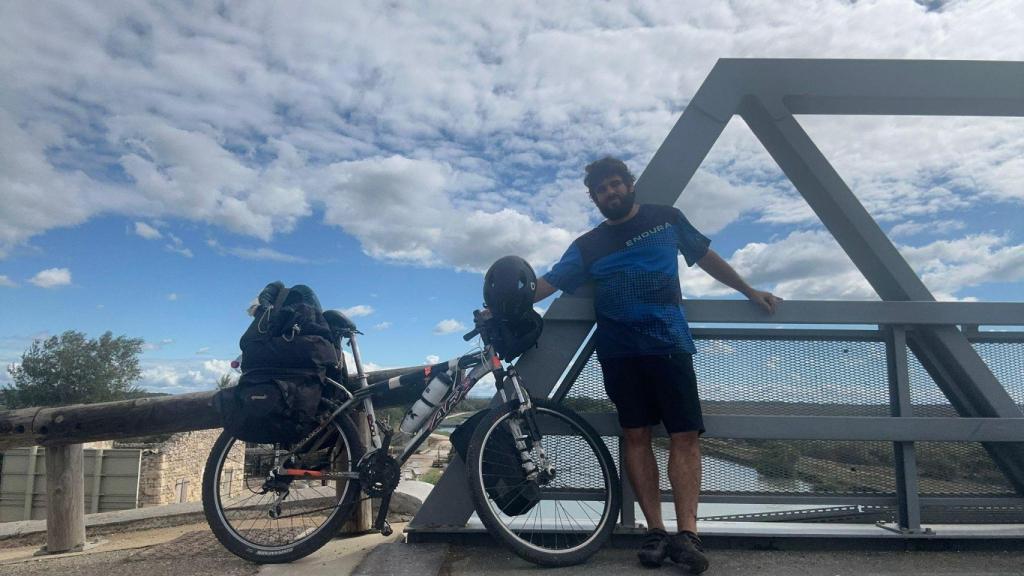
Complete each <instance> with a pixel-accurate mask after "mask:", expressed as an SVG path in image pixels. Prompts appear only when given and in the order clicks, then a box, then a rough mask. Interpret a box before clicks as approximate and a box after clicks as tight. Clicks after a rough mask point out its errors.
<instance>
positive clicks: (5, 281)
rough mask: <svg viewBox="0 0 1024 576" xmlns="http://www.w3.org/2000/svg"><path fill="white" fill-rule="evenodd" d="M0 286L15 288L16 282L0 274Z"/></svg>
mask: <svg viewBox="0 0 1024 576" xmlns="http://www.w3.org/2000/svg"><path fill="white" fill-rule="evenodd" d="M0 286H3V287H5V288H16V287H17V286H18V284H17V282H15V281H14V280H11V279H10V278H8V277H7V276H6V275H4V274H0Z"/></svg>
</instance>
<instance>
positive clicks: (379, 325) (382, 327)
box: [373, 320, 391, 330]
mask: <svg viewBox="0 0 1024 576" xmlns="http://www.w3.org/2000/svg"><path fill="white" fill-rule="evenodd" d="M388 328H391V322H388V321H386V320H385V321H384V322H379V323H377V324H374V325H373V329H374V330H387V329H388Z"/></svg>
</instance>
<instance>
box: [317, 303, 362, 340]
mask: <svg viewBox="0 0 1024 576" xmlns="http://www.w3.org/2000/svg"><path fill="white" fill-rule="evenodd" d="M324 320H327V325H328V326H330V327H331V332H333V333H335V334H338V335H340V336H344V337H346V338H347V337H349V336H351V335H352V334H356V333H358V332H359V330H356V325H355V323H353V322H352V321H351V320H349V319H348V316H345V315H344V314H342V313H341V312H340V311H338V310H325V311H324Z"/></svg>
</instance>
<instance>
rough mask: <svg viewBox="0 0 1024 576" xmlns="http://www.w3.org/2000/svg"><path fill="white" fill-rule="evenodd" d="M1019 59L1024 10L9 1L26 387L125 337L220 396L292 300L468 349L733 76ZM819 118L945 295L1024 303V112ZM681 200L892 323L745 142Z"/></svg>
mask: <svg viewBox="0 0 1024 576" xmlns="http://www.w3.org/2000/svg"><path fill="white" fill-rule="evenodd" d="M1021 38H1024V0H993V1H972V2H957V1H951V2H942V1H927V2H924V1H919V2H913V1H911V0H881V1H865V2H838V1H811V0H795V1H787V2H769V1H764V0H760V1H755V0H749V1H734V2H679V1H667V2H655V1H648V2H551V1H550V0H548V1H544V2H527V1H522V2H504V3H502V2H499V3H494V2H458V1H447V2H431V1H421V2H408V3H403V2H354V1H332V2H312V1H311V2H302V3H269V2H203V1H194V2H128V1H105V2H85V1H83V2H73V3H56V2H3V3H0V78H3V81H2V82H0V304H2V305H3V306H2V308H3V313H2V314H0V364H2V365H3V366H7V365H10V364H12V363H16V362H17V361H18V359H19V357H20V355H21V354H22V352H23V351H24V350H25V349H26V348H28V346H29V345H30V344H31V342H32V341H33V339H37V338H41V337H46V336H49V335H55V334H60V333H62V332H63V331H65V330H79V331H82V332H85V333H87V334H89V335H90V336H93V337H95V336H99V335H100V334H102V333H103V332H105V331H108V330H110V331H112V332H114V334H125V335H128V336H133V337H140V338H143V339H144V340H145V342H146V344H145V351H144V353H143V355H142V366H143V369H144V373H143V380H142V382H141V384H142V385H143V387H145V388H147V389H149V390H152V391H157V392H168V393H183V392H190V391H198V390H208V389H212V388H213V387H214V386H215V382H216V381H217V379H218V378H219V376H220V375H221V374H223V373H224V372H225V371H226V370H227V365H228V362H229V361H230V360H231V359H233V358H234V357H235V356H236V355H237V354H238V337H239V336H240V335H241V333H242V332H243V331H244V329H245V327H246V326H247V325H248V322H249V318H248V317H247V316H246V314H245V310H246V308H247V306H248V305H249V302H250V301H251V300H252V299H253V298H254V297H255V295H256V294H257V293H258V292H259V290H260V289H261V288H262V287H263V286H264V285H266V284H267V283H269V282H272V281H275V280H281V281H283V282H285V283H287V284H300V283H301V284H306V285H309V286H311V287H313V288H314V290H316V292H317V293H318V294H319V297H320V300H321V302H322V303H323V304H324V305H325V307H327V308H335V309H340V310H343V311H345V312H346V314H348V315H349V316H350V317H351V318H352V319H353V320H354V321H355V322H356V324H357V325H358V326H359V327H360V329H361V330H362V331H363V332H364V333H365V336H363V337H362V338H361V340H360V348H361V352H362V356H363V358H364V360H365V361H366V362H367V363H368V365H369V367H370V368H371V369H375V368H384V367H398V366H409V365H417V364H421V363H425V362H429V361H434V360H436V359H438V358H448V357H451V356H454V355H458V354H461V353H464V352H466V351H467V350H468V349H469V346H468V345H467V344H466V343H465V342H463V341H462V338H461V335H462V333H463V332H465V331H467V330H468V329H469V328H468V327H467V326H468V325H470V324H471V319H472V310H473V309H474V308H476V307H479V306H480V305H481V301H482V296H481V283H482V275H481V272H482V271H484V270H486V268H487V266H488V265H489V264H490V263H491V262H493V261H494V260H495V259H497V258H499V257H501V256H504V255H506V254H518V255H520V256H523V257H524V258H526V259H527V260H528V261H529V262H531V264H533V266H534V267H535V268H536V269H537V271H538V272H539V273H543V272H545V271H546V270H547V269H548V268H549V267H550V266H551V264H552V263H554V262H555V261H556V260H557V259H558V258H559V256H560V255H561V254H562V252H563V251H564V250H565V249H566V248H567V247H568V245H569V243H570V242H571V241H572V240H573V238H575V237H576V236H578V235H579V234H581V233H583V232H585V231H586V230H588V229H589V228H590V227H592V226H594V225H595V224H597V223H598V222H600V220H601V218H600V215H599V214H598V212H597V211H596V210H595V209H594V208H593V206H592V204H591V202H590V200H589V197H588V196H587V193H586V190H585V188H584V187H583V184H582V176H583V166H585V165H586V164H587V163H588V162H590V161H592V160H593V159H596V158H598V157H600V156H603V155H605V154H612V155H615V156H618V157H621V158H623V159H624V160H626V161H627V162H628V163H629V164H630V166H631V167H632V168H633V170H634V172H635V173H637V174H639V173H641V172H642V171H643V167H644V166H645V165H646V163H647V162H648V161H649V159H650V158H651V156H652V155H653V154H654V152H655V151H656V150H657V148H658V146H659V145H660V144H661V142H662V141H663V140H664V138H665V136H666V135H667V133H668V131H669V130H670V129H671V127H672V126H673V124H674V123H675V121H676V120H677V119H678V117H679V115H680V114H681V113H682V111H683V110H684V109H685V107H686V105H687V103H688V102H689V100H690V98H691V97H692V96H693V94H694V93H695V92H696V90H697V89H698V87H699V86H700V84H701V83H702V82H703V80H704V78H705V77H706V76H707V74H708V72H709V71H710V70H711V68H712V67H713V66H714V64H715V62H716V60H717V59H719V58H726V57H728V58H742V57H757V58H790V57H799V58H897V59H965V60H1016V61H1019V60H1024V42H1021V40H1020V39H1021ZM797 119H798V121H799V123H800V124H801V125H802V126H803V127H804V129H805V130H806V131H807V132H808V133H809V134H810V136H811V138H812V139H813V140H814V141H815V142H816V143H817V144H818V146H819V147H820V148H821V150H822V152H823V153H824V154H825V156H826V157H827V158H829V159H830V161H831V162H832V163H833V165H834V167H835V168H836V169H837V171H838V172H839V173H840V175H841V176H842V177H843V178H844V179H845V180H846V182H847V184H849V185H850V187H851V189H852V190H853V191H854V193H855V194H856V195H857V197H858V198H859V199H860V201H861V202H862V203H863V204H864V205H865V207H866V208H867V210H868V211H869V212H870V213H871V215H872V216H873V217H875V219H876V220H877V221H878V223H879V224H880V225H881V227H882V229H883V230H885V231H886V232H887V234H888V235H889V237H890V238H891V239H892V240H893V242H894V243H895V244H896V246H897V248H898V249H899V250H900V252H901V253H902V254H903V256H904V257H905V258H906V259H907V261H908V262H909V263H910V265H911V266H912V267H913V268H914V269H915V271H917V273H918V274H919V275H920V276H921V277H922V279H923V280H924V282H925V284H926V285H927V286H928V287H929V289H930V290H931V291H932V292H933V293H934V294H935V296H936V298H938V299H940V300H978V301H1021V299H1022V298H1021V294H1022V293H1024V291H1022V288H1024V230H1022V227H1021V225H1020V222H1022V221H1024V184H1022V182H1024V119H1021V118H930V117H836V116H813V117H812V116H801V117H798V118H797ZM676 205H677V206H678V207H680V208H681V209H682V210H683V211H684V212H685V213H686V214H687V216H688V217H689V219H690V220H691V222H692V223H693V224H694V225H695V226H696V227H697V228H698V229H700V230H701V231H702V232H704V233H705V234H706V235H708V236H709V237H710V238H711V239H712V247H713V248H715V249H716V250H717V251H718V252H719V253H720V254H722V256H723V257H725V258H726V259H727V260H728V261H729V262H730V263H731V264H732V265H733V266H734V267H735V268H736V269H737V270H738V271H739V272H740V273H741V275H743V276H744V277H745V278H746V279H747V280H748V282H749V283H750V284H752V285H754V286H756V287H759V288H762V289H768V290H772V291H774V292H775V293H776V294H778V295H780V296H783V297H784V298H787V299H842V300H849V299H855V300H863V299H875V298H877V296H876V295H875V294H874V292H873V291H872V289H871V288H870V287H869V286H868V284H867V283H866V282H865V281H864V279H863V277H862V276H861V275H860V273H859V272H858V271H857V270H856V269H855V268H854V267H853V265H852V264H851V262H850V260H849V258H848V257H846V255H845V254H844V253H843V251H842V249H841V248H839V246H838V245H837V244H836V243H835V241H834V240H833V239H832V238H831V236H830V235H829V234H828V233H827V232H826V231H825V230H824V228H823V227H822V225H821V223H820V221H819V220H818V219H817V217H816V216H815V215H814V213H813V212H812V211H811V210H810V209H809V208H808V207H807V205H806V203H805V202H804V200H803V199H802V197H800V195H799V194H798V193H797V192H796V190H795V189H794V188H793V186H792V185H791V184H790V183H789V181H788V180H787V179H786V178H785V176H784V175H783V174H782V172H781V170H779V168H778V167H777V166H776V165H775V164H774V162H773V161H772V159H771V158H770V157H769V156H768V155H767V153H766V152H765V151H764V149H763V148H762V147H761V145H760V144H759V143H758V142H757V140H756V139H755V138H754V137H753V136H752V135H751V133H750V131H749V130H748V129H747V127H746V126H745V125H744V124H743V123H742V121H740V120H735V119H734V120H733V121H732V122H731V123H730V124H729V126H728V127H727V129H726V130H725V132H724V133H723V135H722V137H721V138H720V139H719V141H718V142H717V143H716V145H715V146H714V148H713V149H712V151H711V153H710V154H709V155H708V157H707V158H706V159H705V161H704V163H703V164H702V166H701V168H700V170H699V171H698V173H697V174H696V176H695V177H694V178H693V180H692V181H691V182H690V184H689V185H688V186H687V188H686V189H685V190H684V191H683V194H682V196H681V197H680V199H679V201H678V202H677V204H676ZM683 268H685V266H683ZM681 286H682V291H683V294H684V295H685V296H686V297H688V298H731V297H737V295H735V294H730V291H729V289H728V288H725V287H724V286H721V285H718V284H716V283H715V282H714V281H713V280H711V279H710V278H709V277H708V276H707V275H705V274H704V273H703V272H701V271H700V270H699V269H696V268H695V269H687V270H684V271H683V273H682V275H681ZM549 304H550V300H549V301H546V302H542V303H541V304H540V307H541V308H542V309H543V308H545V307H546V306H547V305H549ZM9 382H10V378H9V376H8V374H7V373H6V371H4V372H2V373H0V385H3V384H5V383H9Z"/></svg>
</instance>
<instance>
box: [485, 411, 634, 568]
mask: <svg viewBox="0 0 1024 576" xmlns="http://www.w3.org/2000/svg"><path fill="white" fill-rule="evenodd" d="M533 405H534V410H533V417H534V419H535V421H536V424H537V429H538V430H540V432H541V435H542V437H541V438H530V439H529V440H530V442H529V444H530V456H531V458H532V460H533V461H534V462H536V463H541V462H542V459H541V455H540V449H541V448H542V447H543V451H544V453H545V454H546V456H547V459H548V461H549V462H550V464H551V466H552V467H553V470H554V474H553V476H551V477H549V478H543V479H541V480H540V481H530V480H527V479H526V478H525V477H524V474H523V471H522V468H521V466H519V465H518V464H519V462H518V461H516V460H512V461H510V459H509V442H510V441H511V436H510V434H514V428H515V425H518V428H519V430H520V431H521V432H522V433H523V434H525V435H529V430H530V427H529V426H528V425H527V423H526V421H525V420H524V419H523V416H522V415H521V414H520V413H519V411H518V409H516V408H514V407H512V406H511V405H506V406H503V407H500V408H495V409H494V410H492V412H491V414H490V415H489V416H488V417H487V418H485V419H484V421H483V422H481V423H480V425H479V426H478V427H477V429H476V431H475V432H474V434H473V439H472V441H471V442H470V445H469V451H468V453H467V459H468V462H467V475H468V479H469V484H470V488H471V493H472V495H473V502H474V504H475V506H476V511H477V514H478V515H479V517H480V520H481V521H482V522H483V523H484V526H486V527H487V530H488V531H489V532H490V533H491V534H492V535H493V536H494V537H496V538H497V539H498V540H500V541H501V542H503V543H504V544H505V545H506V546H508V547H509V548H510V549H511V550H512V551H513V552H515V553H516V554H518V555H519V556H521V557H522V558H525V559H526V560H529V561H531V562H534V563H536V564H540V565H542V566H571V565H574V564H579V563H581V562H584V561H585V560H586V559H587V558H590V556H592V555H593V554H594V553H595V552H597V551H598V549H600V548H601V546H603V545H604V543H605V542H607V541H608V538H610V537H611V533H612V530H614V529H615V523H616V522H617V521H618V517H619V508H620V506H621V502H622V496H621V488H620V485H619V478H618V474H617V473H616V470H615V462H614V461H613V460H612V457H611V454H610V453H609V452H608V448H607V447H606V446H605V444H604V442H602V441H601V437H600V436H599V435H598V434H597V432H596V431H595V430H594V429H593V427H591V426H590V425H589V424H588V423H587V422H586V421H585V420H583V419H582V418H581V417H580V416H579V415H578V414H576V413H575V412H573V411H572V410H570V409H568V408H566V407H564V406H561V405H558V404H554V403H552V402H549V401H546V400H534V401H533ZM529 502H533V504H532V505H531V504H529Z"/></svg>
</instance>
